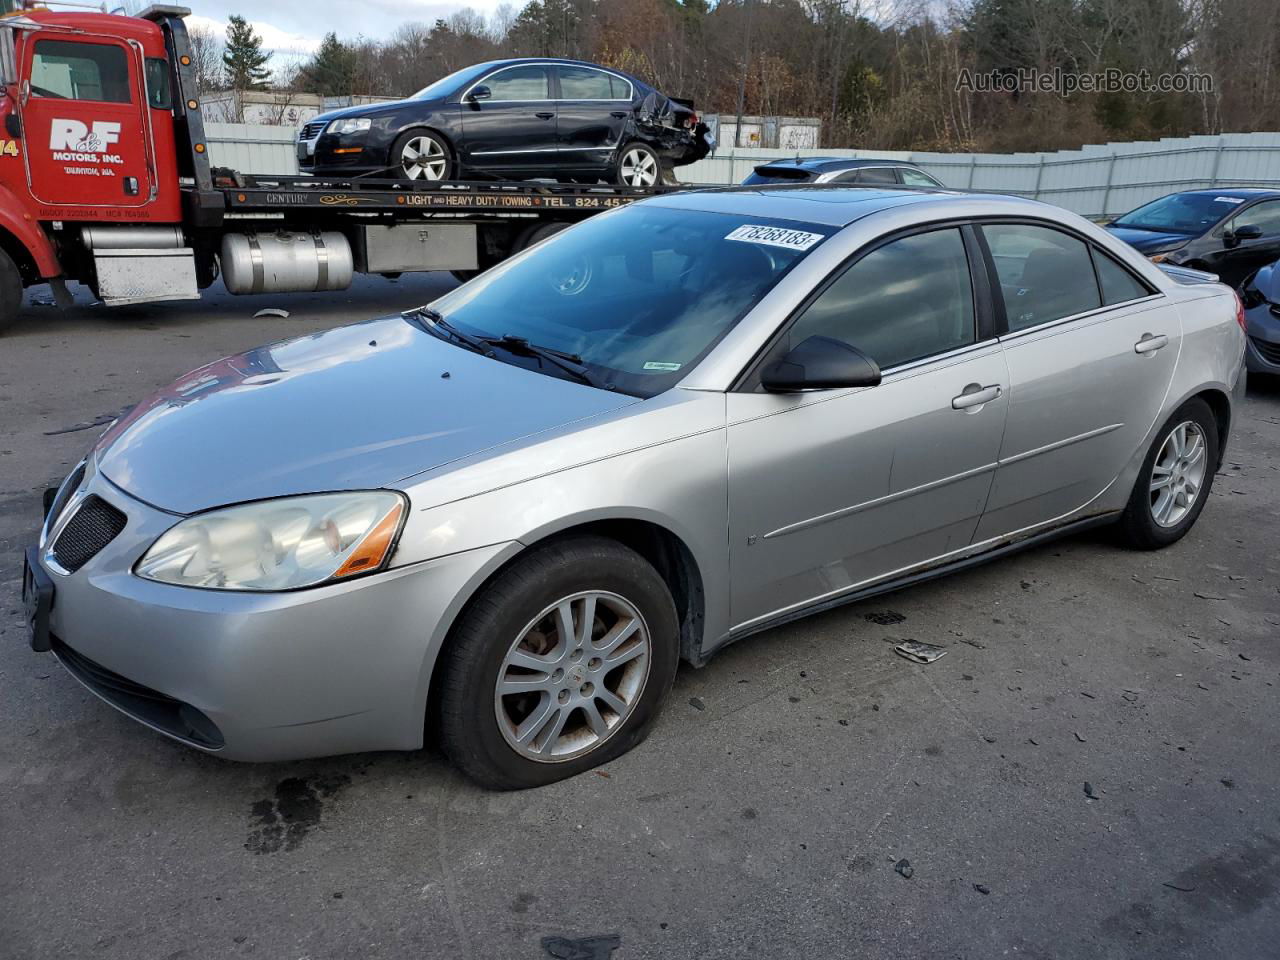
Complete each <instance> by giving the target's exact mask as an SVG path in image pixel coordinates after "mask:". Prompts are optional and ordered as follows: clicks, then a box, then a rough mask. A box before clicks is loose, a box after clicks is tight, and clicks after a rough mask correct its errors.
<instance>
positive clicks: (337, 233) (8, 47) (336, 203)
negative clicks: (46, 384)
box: [0, 6, 664, 329]
mask: <svg viewBox="0 0 1280 960" xmlns="http://www.w3.org/2000/svg"><path fill="white" fill-rule="evenodd" d="M189 13H190V11H189V10H187V9H186V8H183V7H174V6H151V7H148V8H147V9H146V10H144V11H143V12H141V13H140V14H138V15H137V16H136V17H132V16H121V15H117V14H106V13H89V12H81V11H73V12H63V11H52V10H48V9H45V8H44V7H29V8H27V9H23V10H21V11H19V12H17V13H13V14H9V15H7V16H3V17H0V83H3V97H0V329H3V327H4V326H5V325H6V324H8V323H9V322H11V321H12V320H13V318H14V317H15V315H16V314H17V312H18V310H19V309H20V307H21V305H22V295H23V289H24V288H25V287H27V286H30V285H32V284H38V283H49V284H50V285H51V287H52V289H53V292H54V297H55V300H56V301H57V303H58V304H59V305H60V306H64V307H65V306H67V305H69V304H70V303H71V295H70V293H69V291H68V289H67V286H66V282H67V281H68V280H75V281H78V282H80V283H83V284H86V285H87V286H89V288H90V289H91V290H92V291H93V292H94V294H95V295H96V296H97V297H98V298H99V299H100V300H101V301H102V302H103V303H104V304H107V305H113V304H130V303H148V302H153V301H161V300H191V299H198V298H199V296H200V290H202V289H204V288H206V287H208V286H210V285H211V284H212V283H213V282H214V281H215V280H216V279H217V278H218V275H219V273H221V275H222V278H223V282H224V284H225V285H226V287H227V289H228V290H229V291H230V292H232V293H276V292H289V291H314V290H341V289H344V288H345V287H346V286H347V285H348V284H350V282H351V279H352V275H353V274H354V273H377V274H384V275H387V276H395V275H398V274H400V273H403V272H408V271H416V270H448V271H452V272H454V273H456V274H459V275H463V276H465V275H469V274H471V273H473V272H475V271H477V270H482V269H484V268H486V267H488V266H491V265H493V264H494V263H497V262H498V261H500V260H501V259H503V258H504V257H506V256H508V255H510V254H511V253H514V252H516V251H518V250H520V249H523V248H524V247H525V246H528V245H529V244H530V243H534V242H537V241H538V240H540V239H541V238H542V237H544V236H547V235H548V234H549V233H551V232H554V231H556V230H559V229H562V228H563V227H564V226H566V225H568V224H571V223H573V222H576V221H577V220H580V219H582V218H583V217H586V216H590V215H591V214H593V213H597V212H599V211H602V210H606V209H609V208H612V207H617V206H621V205H623V204H627V203H630V202H632V201H633V200H637V199H640V198H642V197H645V196H648V195H650V194H652V193H654V192H656V191H660V190H662V189H664V188H663V187H656V188H639V187H622V186H605V185H601V186H574V185H567V184H566V185H561V184H548V183H537V182H505V181H493V182H488V181H485V182H481V181H473V182H443V183H426V184H422V183H420V182H419V181H403V182H399V181H395V180H385V179H384V180H377V179H368V178H364V177H355V178H352V179H347V180H342V179H322V178H318V177H311V176H297V175H282V176H248V175H242V174H239V173H237V172H235V171H232V170H226V169H221V168H214V167H212V166H211V164H210V161H209V155H208V145H207V141H206V138H205V130H204V122H203V120H202V118H201V114H200V100H199V96H198V95H197V93H196V84H195V71H194V67H193V64H192V57H191V46H190V41H189V39H188V36H187V31H186V26H185V24H184V23H183V17H184V16H186V15H188V14H189Z"/></svg>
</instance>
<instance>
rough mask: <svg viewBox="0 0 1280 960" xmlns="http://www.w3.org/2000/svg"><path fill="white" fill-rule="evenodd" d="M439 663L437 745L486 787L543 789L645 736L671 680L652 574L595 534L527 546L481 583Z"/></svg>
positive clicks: (670, 649) (665, 623) (666, 596)
mask: <svg viewBox="0 0 1280 960" xmlns="http://www.w3.org/2000/svg"><path fill="white" fill-rule="evenodd" d="M444 656H445V657H446V659H445V660H444V661H443V662H442V664H441V670H442V671H443V673H442V678H441V682H440V685H439V696H438V697H437V709H438V710H439V714H438V716H439V721H440V727H439V728H440V742H441V746H442V747H443V749H444V751H445V753H446V754H447V755H448V756H449V758H450V759H451V760H452V761H453V762H454V763H455V764H457V766H458V767H459V768H460V769H461V770H462V771H463V772H464V773H466V774H467V775H468V776H469V777H471V778H472V779H474V780H476V781H477V782H479V783H481V784H482V785H484V786H487V787H491V788H495V789H503V790H510V789H520V788H524V787H535V786H541V785H543V784H547V783H553V782H555V781H557V780H562V779H564V778H566V777H571V776H574V775H576V774H579V773H582V772H583V771H586V770H590V769H591V768H593V767H596V766H599V765H600V764H602V763H605V762H607V761H609V760H612V759H614V758H616V757H618V756H620V755H622V754H623V753H626V752H627V751H628V750H630V749H631V748H632V747H634V746H635V745H636V744H638V743H640V741H641V740H643V739H644V737H645V735H646V734H647V733H648V732H649V729H650V727H651V726H652V724H653V721H654V720H655V719H656V717H657V715H658V712H659V709H660V707H661V705H662V702H663V700H664V699H665V697H666V695H667V691H668V690H669V689H670V687H671V683H672V680H673V679H674V678H675V672H676V664H677V660H678V656H679V626H678V622H677V618H676V611H675V605H674V603H673V602H672V600H671V595H670V593H669V592H668V590H667V587H666V584H665V583H664V582H663V580H662V578H661V577H660V576H659V575H658V572H657V571H656V570H654V568H653V567H652V566H651V565H650V564H649V563H648V562H647V561H646V560H645V559H644V558H643V557H641V556H640V555H639V554H637V553H635V552H634V551H632V550H630V549H628V548H627V547H624V546H622V545H621V544H619V543H617V542H615V541H613V540H608V539H604V538H601V537H579V538H574V539H572V540H564V541H561V542H559V543H552V544H549V545H547V546H545V547H542V548H538V549H535V550H534V551H533V552H532V553H530V554H529V555H528V556H527V557H525V558H524V559H522V560H520V561H519V562H518V563H516V564H515V565H514V566H512V567H510V568H509V569H507V570H506V571H504V572H503V573H501V574H500V575H499V576H498V577H497V578H496V579H495V580H494V581H493V582H492V583H490V584H489V585H488V586H486V587H485V588H484V589H483V590H482V592H481V593H480V595H479V596H478V597H477V598H476V600H475V601H474V602H473V603H472V605H471V607H470V609H469V610H468V611H467V613H466V614H465V615H464V616H463V618H462V620H461V621H460V622H459V623H458V625H457V627H456V628H455V630H454V633H453V634H452V635H451V637H450V642H449V645H448V647H447V649H446V652H445V654H444Z"/></svg>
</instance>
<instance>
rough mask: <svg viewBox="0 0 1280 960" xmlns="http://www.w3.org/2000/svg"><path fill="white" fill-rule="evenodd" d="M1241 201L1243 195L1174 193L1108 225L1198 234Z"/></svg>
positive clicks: (1189, 234) (1161, 231)
mask: <svg viewBox="0 0 1280 960" xmlns="http://www.w3.org/2000/svg"><path fill="white" fill-rule="evenodd" d="M1242 203H1244V198H1243V197H1233V196H1231V195H1230V194H1226V193H1224V194H1212V193H1175V194H1173V195H1172V196H1169V197H1161V198H1160V199H1159V200H1152V201H1151V202H1150V203H1148V204H1146V205H1145V206H1141V207H1139V208H1138V209H1137V210H1132V211H1130V212H1129V213H1126V214H1125V215H1124V216H1122V217H1121V218H1120V219H1119V220H1113V221H1112V222H1111V226H1113V227H1129V228H1131V229H1134V230H1155V231H1157V232H1159V233H1182V234H1186V235H1187V236H1198V235H1199V234H1202V233H1205V232H1206V231H1208V229H1209V228H1210V227H1212V226H1213V225H1214V224H1215V223H1217V222H1218V221H1219V220H1221V219H1222V218H1223V217H1225V216H1226V215H1227V214H1229V213H1231V212H1232V211H1234V210H1235V209H1236V208H1237V207H1238V206H1240V204H1242Z"/></svg>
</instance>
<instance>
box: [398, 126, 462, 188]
mask: <svg viewBox="0 0 1280 960" xmlns="http://www.w3.org/2000/svg"><path fill="white" fill-rule="evenodd" d="M391 168H392V170H393V172H395V173H397V174H398V175H401V176H405V177H408V178H409V179H410V180H424V181H431V180H448V179H450V178H451V177H452V176H453V151H452V150H450V149H449V144H447V143H445V141H444V138H442V137H441V136H440V135H439V134H435V133H432V132H431V131H430V130H406V131H405V132H404V133H402V134H400V136H398V137H396V142H395V143H393V144H392V145H391Z"/></svg>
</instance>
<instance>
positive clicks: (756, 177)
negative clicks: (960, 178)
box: [742, 157, 942, 187]
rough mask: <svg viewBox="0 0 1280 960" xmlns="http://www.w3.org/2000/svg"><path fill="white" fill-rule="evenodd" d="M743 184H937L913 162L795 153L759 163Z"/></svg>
mask: <svg viewBox="0 0 1280 960" xmlns="http://www.w3.org/2000/svg"><path fill="white" fill-rule="evenodd" d="M742 182H743V184H745V185H750V184H769V185H771V186H777V185H778V184H780V183H862V184H867V185H871V186H877V187H886V186H900V187H941V186H942V184H941V183H939V182H938V181H937V180H935V179H934V178H933V177H931V176H930V175H929V174H927V173H925V172H924V171H923V170H921V169H920V168H919V167H917V166H916V165H915V164H914V163H908V162H907V161H905V160H875V159H871V158H868V157H796V158H795V159H794V160H770V161H769V162H768V163H762V164H760V166H758V167H756V168H755V170H753V171H752V172H751V174H750V175H749V176H748V177H747V179H745V180H743V181H742Z"/></svg>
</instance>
